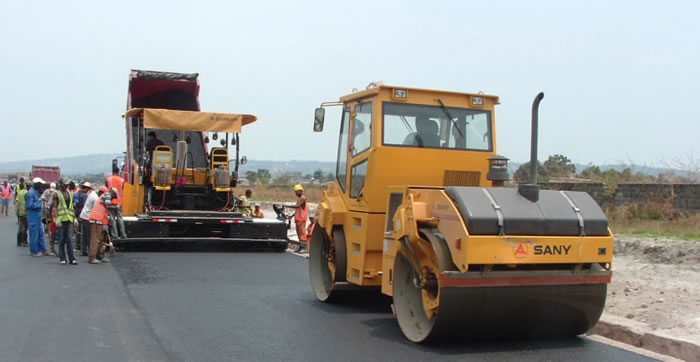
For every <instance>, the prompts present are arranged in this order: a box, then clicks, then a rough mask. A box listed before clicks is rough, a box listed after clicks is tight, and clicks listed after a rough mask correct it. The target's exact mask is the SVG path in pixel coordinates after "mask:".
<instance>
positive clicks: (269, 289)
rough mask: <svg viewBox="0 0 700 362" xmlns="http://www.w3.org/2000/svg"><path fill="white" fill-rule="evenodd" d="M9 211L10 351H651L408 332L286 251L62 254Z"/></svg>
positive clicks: (261, 356) (579, 354)
mask: <svg viewBox="0 0 700 362" xmlns="http://www.w3.org/2000/svg"><path fill="white" fill-rule="evenodd" d="M15 233H16V225H15V218H14V217H0V241H1V242H0V326H2V327H1V328H0V360H1V361H39V360H55V361H62V360H65V361H85V360H102V361H121V360H214V361H220V360H246V361H247V360H266V361H270V360H319V361H320V360H334V361H341V360H343V361H364V360H401V361H409V360H415V361H428V360H498V361H503V360H518V361H521V360H537V361H541V360H575V361H584V360H586V361H634V360H646V358H645V357H642V356H639V355H636V354H633V353H631V352H628V351H624V350H621V349H618V348H615V347H611V346H608V345H605V344H601V343H597V342H593V341H591V340H588V339H585V338H573V339H567V340H560V341H542V340H540V341H518V342H512V341H500V342H498V341H495V342H487V343H484V342H466V343H464V344H460V345H454V344H452V345H437V346H419V345H415V344H412V343H410V342H407V341H406V340H405V339H404V338H403V336H402V335H401V332H400V330H399V327H398V325H397V323H396V321H395V320H394V318H393V316H392V314H391V312H390V305H389V300H388V299H386V298H382V297H377V296H376V294H367V293H363V294H360V295H357V296H355V297H349V298H345V301H344V302H343V303H341V304H337V305H328V304H323V303H320V302H317V301H316V300H315V298H314V297H313V295H312V293H311V291H310V288H309V286H308V282H307V266H306V264H307V259H304V258H301V257H298V256H295V255H292V254H287V253H215V252H196V253H182V252H178V253H175V252H172V253H120V254H118V255H117V256H115V257H114V258H113V262H112V263H111V264H103V265H89V264H87V260H86V259H85V258H82V257H79V261H80V265H78V266H70V265H65V266H63V265H59V264H58V262H57V259H55V258H52V257H30V256H29V255H28V250H27V248H18V247H16V246H15Z"/></svg>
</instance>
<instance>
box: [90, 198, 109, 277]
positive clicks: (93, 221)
mask: <svg viewBox="0 0 700 362" xmlns="http://www.w3.org/2000/svg"><path fill="white" fill-rule="evenodd" d="M98 195H99V198H98V199H97V200H96V201H95V202H94V204H93V205H92V207H91V208H90V213H89V214H88V222H89V223H90V248H89V250H88V253H89V254H88V262H89V263H90V264H101V263H103V262H105V263H108V262H109V259H107V258H105V257H104V243H105V242H106V240H107V238H108V236H107V235H106V234H107V233H109V212H107V205H109V204H110V203H111V196H110V195H109V190H107V188H106V187H105V186H102V187H100V188H99V191H98ZM85 207H87V205H85ZM83 212H85V209H84V208H83Z"/></svg>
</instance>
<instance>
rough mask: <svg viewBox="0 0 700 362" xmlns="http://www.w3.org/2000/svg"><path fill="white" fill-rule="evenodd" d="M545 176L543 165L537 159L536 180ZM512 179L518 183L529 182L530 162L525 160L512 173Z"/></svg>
mask: <svg viewBox="0 0 700 362" xmlns="http://www.w3.org/2000/svg"><path fill="white" fill-rule="evenodd" d="M544 178H545V174H544V167H542V164H541V163H540V162H539V161H538V162H537V182H541V181H543V180H544ZM513 179H514V180H515V181H516V182H518V183H521V184H522V183H528V182H530V162H525V163H523V164H522V165H520V167H518V169H517V170H516V171H515V173H514V174H513Z"/></svg>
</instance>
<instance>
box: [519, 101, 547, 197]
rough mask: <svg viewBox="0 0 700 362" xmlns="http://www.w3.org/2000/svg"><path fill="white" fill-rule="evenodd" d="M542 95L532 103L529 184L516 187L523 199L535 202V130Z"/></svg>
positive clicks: (538, 193)
mask: <svg viewBox="0 0 700 362" xmlns="http://www.w3.org/2000/svg"><path fill="white" fill-rule="evenodd" d="M542 98H544V93H542V92H540V93H539V94H538V95H537V96H536V97H535V100H534V101H532V127H531V130H530V183H527V184H522V185H518V193H519V194H520V195H522V196H523V197H524V198H526V199H528V200H530V201H532V202H537V201H538V200H539V199H540V188H539V186H537V128H538V123H539V112H540V102H541V101H542Z"/></svg>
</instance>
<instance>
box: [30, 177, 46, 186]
mask: <svg viewBox="0 0 700 362" xmlns="http://www.w3.org/2000/svg"><path fill="white" fill-rule="evenodd" d="M32 183H33V184H45V183H46V182H44V180H43V179H42V178H41V177H35V178H34V179H33V180H32Z"/></svg>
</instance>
